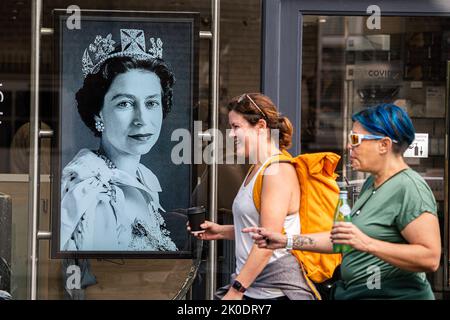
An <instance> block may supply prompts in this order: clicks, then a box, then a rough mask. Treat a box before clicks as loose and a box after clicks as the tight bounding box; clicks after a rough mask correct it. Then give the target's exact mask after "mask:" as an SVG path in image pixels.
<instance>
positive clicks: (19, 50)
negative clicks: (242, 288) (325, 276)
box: [0, 0, 450, 299]
mask: <svg viewBox="0 0 450 320" xmlns="http://www.w3.org/2000/svg"><path fill="white" fill-rule="evenodd" d="M74 2H75V3H74ZM371 2H373V1H352V0H349V1H341V2H336V1H322V0H320V1H301V0H263V1H260V0H246V1H238V0H222V1H217V0H216V1H209V0H190V1H165V0H161V1H144V0H133V1H130V0H127V1H124V0H117V1H106V0H95V1H81V0H78V1H65V0H48V1H47V0H42V1H36V2H35V1H30V0H28V1H18V0H6V1H2V2H1V3H0V12H1V13H2V14H1V17H2V18H1V20H0V21H1V22H0V25H1V27H0V41H1V43H2V46H1V49H0V92H1V95H0V201H1V203H0V258H1V261H0V290H5V291H8V292H10V293H11V294H12V296H13V298H14V299H174V298H176V299H183V298H186V299H210V298H211V297H212V291H213V290H214V288H216V287H219V286H221V285H223V284H226V283H227V282H228V280H229V277H230V274H231V273H233V271H234V247H233V243H231V242H228V241H223V242H217V243H214V244H207V243H204V244H199V243H193V242H192V241H191V240H192V239H189V238H187V235H184V233H183V232H181V233H180V232H179V230H183V231H184V222H183V223H180V222H179V220H177V219H176V218H174V220H173V221H178V222H177V225H176V228H174V229H173V230H178V231H172V234H173V233H174V232H179V234H180V237H181V238H183V237H186V238H183V239H184V240H180V241H184V242H183V243H185V244H188V246H186V247H185V248H184V249H186V248H188V249H186V250H184V249H183V250H181V249H180V250H179V252H184V253H186V252H191V253H192V256H189V255H182V254H180V255H178V253H177V252H172V253H171V254H170V255H167V256H163V255H153V256H151V255H142V256H139V255H137V256H130V255H127V254H126V253H125V254H122V255H120V254H116V255H114V254H105V252H102V254H99V255H96V254H94V255H91V256H89V254H88V255H85V256H83V255H67V256H64V252H62V253H63V255H61V250H55V247H58V248H59V249H61V248H62V247H60V246H58V245H57V243H56V242H55V241H59V240H60V239H59V238H55V232H54V230H58V227H59V226H57V227H56V228H55V221H59V220H58V219H60V216H61V213H60V212H56V211H59V210H60V208H57V210H55V205H54V203H55V198H58V199H59V197H60V195H59V194H58V193H59V191H58V189H60V188H61V186H60V184H55V183H56V182H55V167H54V165H55V163H60V162H55V159H60V158H62V159H64V158H67V159H69V160H70V158H71V157H73V156H74V154H73V152H72V149H74V148H73V147H71V146H69V145H68V144H67V143H64V141H75V142H77V141H85V140H83V139H85V138H84V137H85V136H86V133H84V131H83V130H85V129H83V130H82V129H80V128H81V127H82V125H80V126H78V124H76V125H73V123H75V122H76V121H78V122H77V123H81V122H80V121H79V120H76V121H75V120H73V121H72V120H71V119H73V118H71V117H72V115H73V117H78V115H77V114H78V113H77V112H74V111H73V110H75V109H74V108H76V107H75V106H72V104H73V101H74V96H75V93H76V90H75V89H73V88H72V87H74V85H72V83H77V84H81V83H82V82H83V78H82V72H81V71H84V70H88V71H89V64H88V63H85V62H86V61H87V60H85V59H84V56H83V50H84V48H89V44H90V43H91V42H92V43H94V42H93V41H94V38H93V37H92V39H91V38H90V34H91V35H94V36H96V35H101V36H102V37H104V38H105V39H108V38H107V35H108V33H111V34H112V36H111V37H112V39H113V40H114V41H115V42H116V43H119V42H121V44H122V45H124V43H125V42H124V41H125V40H123V39H128V38H126V37H127V35H125V36H124V37H125V38H120V36H119V35H118V32H119V29H125V31H126V30H136V29H140V28H142V29H143V30H144V29H145V28H147V29H145V30H152V28H151V27H145V26H144V25H145V23H147V22H146V21H144V20H143V19H144V18H145V19H147V18H148V17H154V16H155V12H160V13H159V14H161V12H164V13H163V17H165V18H166V17H169V16H170V15H171V16H177V15H178V17H180V13H182V14H187V16H189V14H192V17H194V18H193V20H192V21H194V23H193V25H194V27H193V28H192V30H193V32H195V34H194V33H191V35H190V36H189V35H187V36H186V39H187V40H186V41H191V40H192V41H191V42H189V43H190V44H189V45H186V46H184V45H182V44H181V41H178V40H177V41H174V42H176V43H177V44H178V47H176V46H172V49H173V48H175V49H173V52H172V53H171V52H170V50H171V49H170V48H171V47H170V46H171V42H170V40H167V41H165V39H178V38H174V37H182V34H181V32H178V31H173V34H169V33H167V35H166V38H164V37H163V36H161V38H162V42H163V44H162V47H163V48H164V52H163V53H162V54H163V55H166V56H165V57H171V58H170V61H169V62H170V63H171V65H172V66H174V68H175V71H176V72H175V77H176V78H177V82H176V85H177V86H178V87H175V89H174V92H175V93H176V94H175V98H174V101H175V104H174V105H173V109H175V113H172V118H170V116H169V118H167V119H169V121H171V120H170V119H174V118H176V119H178V120H179V121H185V120H186V121H187V124H186V126H185V127H186V128H187V129H188V130H189V128H190V129H191V131H192V127H193V125H192V123H193V122H194V121H201V123H202V128H201V129H200V130H201V131H205V130H207V129H208V128H213V127H218V128H219V129H220V130H222V131H224V130H225V129H226V128H227V126H228V119H227V111H226V109H225V108H224V105H225V103H226V101H227V100H228V99H230V98H232V97H234V96H236V95H239V94H241V93H243V92H257V91H262V92H264V93H265V94H267V95H268V96H270V97H271V98H272V99H273V100H274V101H275V103H276V104H277V105H278V106H279V107H280V109H281V111H282V112H283V113H284V114H286V115H287V116H288V117H289V118H290V119H292V120H293V123H294V126H295V137H294V145H293V147H292V149H291V151H292V153H294V154H298V153H300V152H302V153H308V152H317V151H322V150H327V151H333V152H336V153H338V154H340V155H342V157H343V160H342V162H341V164H340V167H339V169H338V171H339V173H340V174H341V175H342V176H344V175H345V176H346V177H347V178H348V180H349V183H350V184H351V185H350V187H349V189H350V192H351V194H352V197H353V199H354V198H355V197H357V195H358V192H359V189H360V187H361V182H362V181H363V180H364V178H365V176H364V175H361V174H357V173H355V172H352V171H351V170H350V168H349V166H347V165H346V164H347V162H348V160H347V157H346V152H345V145H346V143H347V141H346V139H347V133H348V131H349V128H350V126H351V120H350V116H351V114H352V113H353V112H355V111H358V110H361V109H362V108H364V107H365V106H367V105H373V104H377V103H381V102H395V103H396V104H398V105H400V106H402V107H404V108H406V109H407V111H408V113H409V115H410V116H411V117H412V119H413V122H414V125H415V128H416V131H417V133H419V134H421V135H419V136H418V137H417V140H416V142H415V144H413V145H412V146H411V149H410V150H408V154H407V158H406V159H407V162H408V164H409V165H410V166H411V167H412V168H414V169H415V170H417V171H418V172H420V173H421V175H422V176H423V177H424V178H425V180H426V181H427V182H428V184H429V185H430V187H431V189H432V190H433V192H434V194H435V197H436V200H437V202H438V210H439V212H438V213H439V221H440V227H441V235H442V241H443V243H442V247H443V250H442V260H441V266H440V268H439V270H438V271H437V272H435V273H433V274H429V279H430V281H431V283H432V285H433V289H434V291H435V293H436V297H437V298H443V297H444V296H445V295H446V292H447V290H448V289H449V273H448V268H449V266H448V259H449V250H450V248H449V236H448V231H449V228H448V227H449V219H448V211H449V210H448V192H449V191H448V169H449V168H448V130H449V119H448V92H449V85H448V73H449V70H450V69H449V68H450V65H449V64H448V61H450V32H449V31H448V30H450V4H449V3H447V1H444V0H442V1H404V2H403V1H401V2H395V4H393V3H392V2H391V1H382V0H379V1H377V3H376V6H375V7H374V6H372V5H375V3H371ZM36 3H39V4H42V7H39V6H36ZM74 6H75V7H74ZM56 9H60V11H59V12H61V10H62V11H64V12H65V13H66V19H67V17H71V15H73V14H74V13H76V12H77V11H76V10H77V9H80V10H81V11H79V12H80V13H81V20H80V21H81V33H80V34H82V33H84V35H83V36H73V35H74V34H76V33H70V32H72V31H71V30H72V29H70V28H69V29H67V30H66V31H65V32H66V33H65V37H66V38H60V37H61V34H62V32H60V31H61V30H62V29H61V25H58V24H56V21H57V19H56V17H57V16H58V11H55V10H56ZM74 10H75V11H74ZM90 10H99V11H94V12H92V11H90ZM39 12H40V15H39V14H38V13H39ZM84 13H86V15H84ZM164 14H167V15H166V16H164ZM89 15H90V16H92V15H94V16H96V17H97V20H95V21H103V20H105V19H106V20H107V19H111V17H114V19H115V20H113V24H111V26H112V27H111V28H110V27H109V26H108V27H105V28H103V27H102V28H103V29H102V28H98V27H97V26H95V25H93V26H90V27H89V28H91V29H89V28H88V27H86V25H89V23H90V22H89V21H91V20H89V19H86V18H85V17H86V16H89ZM156 15H158V14H156ZM187 16H183V19H185V18H186V17H187ZM38 17H40V18H38ZM99 17H100V18H101V19H100V18H99ZM158 17H159V18H160V17H161V16H158ZM189 17H190V16H189ZM83 19H84V20H83ZM67 21H68V20H64V23H66V22H67ZM108 21H109V20H108ZM143 21H144V22H143ZM158 21H159V20H158ZM183 21H184V22H186V21H187V20H183ZM72 22H73V21H72ZM84 23H86V24H84ZM150 23H155V22H154V21H150ZM83 24H84V25H83ZM58 26H59V27H58ZM73 27H74V29H75V30H74V32H77V25H76V21H75V22H73ZM83 28H85V29H83ZM108 28H109V29H108ZM114 28H115V29H114ZM171 28H172V29H171V30H177V29H176V27H171ZM114 30H116V31H117V32H116V31H114ZM78 31H79V29H78ZM115 32H116V33H115ZM133 32H134V31H133ZM146 32H147V31H146ZM136 35H137V34H136ZM70 37H72V38H70ZM83 37H85V38H83ZM137 37H138V36H136V39H137ZM145 37H146V38H145V39H146V40H145V41H146V42H145V43H146V44H147V46H149V45H150V44H151V43H152V42H148V41H150V35H147V33H146V35H145ZM155 37H159V36H158V35H155ZM170 37H172V38H170ZM61 39H62V40H61ZM64 39H66V41H67V42H64V41H63V40H64ZM67 39H70V41H68V40H67ZM109 39H110V40H111V38H109ZM119 39H121V40H119ZM189 39H190V40H189ZM60 40H61V41H60ZM147 40H148V41H147ZM84 42H86V43H84ZM63 43H68V45H66V46H65V47H63V46H62V45H60V44H63ZM78 43H79V45H77V44H78ZM72 45H73V46H72ZM113 45H114V44H113ZM187 46H189V48H192V50H191V51H189V50H187V51H186V54H183V57H186V55H187V54H190V53H192V59H191V60H189V61H193V62H192V66H191V69H190V72H191V73H189V70H187V69H186V70H185V69H183V68H182V66H183V65H184V64H186V63H185V62H183V60H182V58H180V57H179V56H181V55H180V54H178V55H177V53H179V52H181V50H185V49H186V47H187ZM148 48H149V47H148ZM148 48H147V49H148ZM154 48H158V45H156V47H154ZM166 48H168V49H167V50H166ZM122 49H123V48H122ZM80 50H81V51H80ZM123 50H125V49H123ZM136 50H137V49H136ZM216 50H217V51H216ZM80 52H81V53H80ZM183 52H184V51H183ZM91 53H92V54H91V56H90V57H91V58H92V59H93V60H94V59H96V58H94V57H95V52H94V51H91ZM170 54H172V56H170ZM72 55H73V57H71V56H72ZM167 55H168V56H167ZM63 57H64V59H63ZM72 58H73V59H72ZM70 59H72V60H70ZM168 59H169V58H168ZM64 61H69V62H68V63H67V64H64ZM71 61H72V62H71ZM77 61H78V62H77ZM77 63H79V66H78V65H77ZM94 63H95V61H94ZM61 66H63V68H61ZM83 67H87V69H83ZM62 69H64V70H69V72H68V73H62V71H61V70H62ZM183 72H186V75H185V74H183ZM55 79H56V80H55ZM61 79H62V80H61ZM60 80H61V81H66V82H58V81H60ZM55 81H57V82H55ZM189 81H191V82H189ZM61 83H65V85H61ZM71 86H72V87H71ZM187 87H189V88H191V89H192V90H191V91H186V94H185V96H189V97H191V96H192V97H191V98H192V99H191V98H189V99H190V100H189V99H188V98H186V99H188V103H184V102H183V100H180V99H181V98H180V97H181V94H180V93H178V92H182V90H183V88H187ZM183 92H184V91H183ZM177 93H178V96H177ZM189 94H190V95H191V96H190V95H189ZM64 99H66V100H64ZM177 99H178V100H177ZM61 101H66V102H65V103H64V105H61ZM183 105H184V106H187V108H188V109H186V110H185V111H186V112H187V113H186V114H182V113H177V112H178V111H179V110H181V109H182V108H183ZM63 108H66V109H63ZM67 108H69V109H67ZM70 108H72V109H73V110H72V111H70V112H72V113H70V114H72V115H70V114H69V113H68V111H67V110H71V109H70ZM177 108H178V109H177ZM184 108H185V107H184ZM55 110H57V111H56V112H57V113H58V117H57V118H56V120H55ZM183 110H184V109H183ZM61 119H63V120H64V123H63V124H62V125H61ZM37 121H39V123H40V129H41V137H40V138H38V137H37V136H35V135H33V128H34V127H35V126H36V123H38V122H37ZM163 126H164V124H163ZM87 131H89V130H87ZM51 132H53V135H52V134H50V133H51ZM30 135H31V139H30ZM64 137H65V138H64ZM161 137H162V138H163V139H166V142H164V143H161V142H160V141H161V138H160V141H159V142H158V143H157V144H156V145H155V148H156V149H155V150H156V151H154V150H152V152H154V153H153V156H154V157H156V159H157V160H158V161H159V160H161V158H158V157H162V156H161V155H164V154H165V153H166V154H169V155H170V146H173V145H174V144H175V143H174V142H169V141H170V132H168V131H167V132H165V131H164V130H163V131H162V133H161ZM55 139H56V140H57V141H58V142H59V144H55ZM64 139H66V140H64ZM67 139H69V140H67ZM86 139H87V138H86ZM89 139H90V138H89ZM30 140H31V142H30ZM206 140H207V139H205V143H204V147H206V145H207V141H206ZM38 141H39V143H38ZM86 141H87V140H86ZM89 141H90V143H91V144H90V145H89V147H90V148H92V149H95V148H97V144H98V142H97V141H96V140H89ZM75 142H73V143H74V144H75ZM167 146H169V147H167ZM71 152H72V153H71ZM36 159H39V164H36ZM64 161H65V162H64ZM62 162H63V163H64V164H66V163H67V162H68V160H67V161H66V160H63V161H62ZM60 164H61V163H60ZM149 167H150V168H152V169H153V172H154V173H156V175H157V176H158V177H159V182H160V184H161V189H162V191H163V192H162V193H161V197H160V199H161V205H162V206H163V207H164V208H169V211H171V210H173V211H174V212H175V211H176V209H177V208H180V207H187V206H188V205H204V206H205V207H206V208H208V209H209V210H208V211H212V210H214V211H215V212H216V214H214V215H212V216H210V218H213V219H215V220H217V221H218V222H219V223H231V222H232V215H231V205H232V201H233V198H234V195H235V193H236V192H237V190H238V188H239V186H240V184H241V182H242V179H243V177H244V175H245V173H246V169H247V167H246V166H243V165H235V164H233V165H231V164H218V165H216V166H212V165H208V164H206V163H194V164H190V165H189V166H185V167H183V168H185V169H186V171H183V170H181V169H180V170H181V171H177V170H178V169H179V167H173V168H171V167H168V166H161V168H160V169H158V168H157V169H155V168H154V167H152V166H151V165H149ZM36 169H38V171H36ZM164 170H166V171H167V172H166V171H164ZM37 172H38V173H39V176H37ZM163 172H166V173H164V176H168V177H170V178H168V179H165V178H162V173H163ZM158 173H160V174H161V176H160V175H159V174H158ZM36 177H40V178H39V179H36ZM177 177H183V178H180V180H176V178H177ZM174 179H175V180H174ZM57 180H59V179H57ZM176 187H178V188H179V189H177V188H176ZM55 188H56V189H55ZM187 190H189V192H188V193H190V194H189V195H188V196H187V198H190V200H186V201H187V202H183V194H184V193H186V192H187ZM62 192H63V193H64V190H62ZM164 193H165V195H164ZM175 193H176V196H174V194H175ZM33 199H34V200H33ZM33 213H35V215H33ZM209 214H210V213H209ZM181 220H182V218H181ZM183 221H185V220H183ZM168 224H169V223H168ZM52 231H53V232H52ZM58 244H59V243H58ZM177 246H178V245H177ZM181 247H183V245H182V246H181ZM63 258H64V259H63ZM66 258H68V259H66ZM84 258H86V259H84ZM68 266H69V267H70V266H75V269H73V268H72V269H71V268H68ZM74 270H78V271H79V272H81V274H80V276H79V277H78V278H77V273H76V272H78V271H74ZM74 276H75V277H74ZM94 278H95V279H94ZM194 278H195V279H194Z"/></svg>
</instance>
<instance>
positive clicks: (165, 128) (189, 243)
mask: <svg viewBox="0 0 450 320" xmlns="http://www.w3.org/2000/svg"><path fill="white" fill-rule="evenodd" d="M70 16H71V14H69V13H68V12H67V11H66V10H65V9H55V10H53V27H54V39H53V68H52V69H53V70H52V73H53V79H52V81H53V88H54V99H53V104H52V114H53V119H52V128H53V130H54V136H53V138H52V159H51V161H52V163H51V170H52V174H51V182H52V185H51V188H52V189H51V190H52V195H51V197H52V200H51V201H52V217H51V218H52V222H51V226H52V230H51V231H52V238H51V256H52V258H54V259H55V258H56V259H64V258H72V259H78V258H100V259H101V258H110V259H114V258H121V259H134V258H144V259H145V258H147V259H154V258H156V259H174V258H176V259H192V258H193V257H194V252H195V246H196V245H197V241H196V240H195V239H194V238H193V237H192V236H190V235H189V234H188V233H187V231H186V221H187V216H186V213H185V209H187V208H188V207H192V206H195V205H197V204H196V203H195V200H194V199H193V195H192V193H193V190H194V186H195V185H196V181H194V179H193V172H195V170H196V168H195V166H194V164H193V161H191V164H181V165H176V164H174V163H173V162H172V161H171V159H170V151H171V149H172V147H173V146H174V145H176V144H177V143H178V142H176V141H171V139H170V137H171V132H172V131H173V130H174V129H180V128H181V129H186V130H188V131H189V132H190V133H191V137H192V136H193V130H194V126H193V123H194V120H195V119H197V112H198V104H199V97H198V91H199V80H198V77H199V21H200V20H199V19H200V15H199V13H198V12H153V11H101V10H80V25H81V28H80V29H70V28H68V24H67V20H68V19H69V18H70ZM122 29H139V30H143V31H144V34H145V40H146V41H147V40H148V38H150V37H155V38H161V39H163V49H164V56H163V60H164V61H165V62H166V63H167V64H168V65H169V67H170V68H171V70H172V71H173V73H174V75H175V79H176V82H175V85H174V87H173V106H172V110H171V112H170V113H169V114H168V115H167V117H166V118H165V119H163V120H162V128H161V133H160V135H159V138H158V140H157V142H156V144H155V145H154V146H153V147H152V149H151V150H150V152H149V153H148V154H146V155H144V156H142V158H141V161H140V163H141V164H144V165H145V166H146V167H149V168H150V169H151V171H152V172H153V173H154V174H155V175H156V176H157V178H158V180H159V183H160V185H161V189H162V191H161V192H160V193H159V202H160V204H161V206H162V207H163V208H164V210H165V211H166V212H165V213H163V212H160V213H161V216H162V217H163V218H164V220H165V223H166V226H167V230H168V231H169V232H170V235H171V240H173V242H174V243H175V244H176V247H177V250H176V251H175V250H171V251H169V250H168V251H139V250H122V251H116V250H98V251H91V250H89V251H88V250H63V249H62V244H61V226H62V222H61V200H62V198H61V195H62V190H61V188H62V184H61V178H62V170H63V168H64V167H65V166H66V165H67V164H68V163H69V162H70V160H71V159H72V158H73V156H74V154H76V153H77V151H79V150H80V147H81V148H87V149H90V150H92V151H93V150H94V149H95V148H96V147H95V146H96V145H98V144H99V141H100V140H99V139H98V138H95V137H94V134H93V133H92V132H90V130H89V128H88V127H87V126H86V125H84V127H83V126H82V125H81V124H83V122H82V121H81V118H80V115H79V113H78V110H77V107H76V102H75V98H74V94H75V93H76V91H77V90H78V89H79V88H80V87H81V86H82V84H83V81H84V77H83V74H82V69H81V68H82V57H83V52H84V51H85V49H86V48H87V47H88V46H89V44H90V43H91V42H92V41H94V38H95V36H97V35H102V36H103V37H106V36H107V35H108V34H112V38H113V39H115V40H116V39H119V40H118V41H119V44H118V45H120V41H121V40H120V38H119V36H118V33H117V30H120V32H122ZM109 30H112V32H111V31H109ZM114 31H115V32H114ZM171 40H172V41H171ZM116 41H117V40H116ZM122 48H123V47H122ZM122 50H123V49H122ZM74 102H75V103H74ZM83 130H84V131H83ZM89 135H91V136H92V139H91V138H89ZM192 145H193V140H191V146H192ZM191 154H192V158H193V152H191ZM165 173H168V174H166V175H165ZM174 182H176V183H174ZM165 193H166V194H165ZM174 193H175V194H177V196H176V197H174V196H173V194H174ZM169 222H170V223H169Z"/></svg>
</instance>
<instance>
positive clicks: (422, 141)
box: [403, 133, 428, 158]
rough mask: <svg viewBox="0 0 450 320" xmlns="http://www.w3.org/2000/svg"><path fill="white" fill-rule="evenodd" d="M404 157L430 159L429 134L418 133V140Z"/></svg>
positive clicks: (415, 140)
mask: <svg viewBox="0 0 450 320" xmlns="http://www.w3.org/2000/svg"><path fill="white" fill-rule="evenodd" d="M403 156H404V157H405V158H428V133H416V138H415V139H414V141H413V143H411V145H410V146H409V147H408V149H407V150H406V151H405V153H404V154H403Z"/></svg>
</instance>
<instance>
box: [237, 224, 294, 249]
mask: <svg viewBox="0 0 450 320" xmlns="http://www.w3.org/2000/svg"><path fill="white" fill-rule="evenodd" d="M242 232H244V233H253V235H252V238H253V240H255V244H256V245H257V246H258V247H259V248H264V249H280V248H285V247H286V242H287V239H286V236H285V235H283V234H281V233H278V232H272V231H269V230H266V229H265V228H260V227H251V228H244V229H242Z"/></svg>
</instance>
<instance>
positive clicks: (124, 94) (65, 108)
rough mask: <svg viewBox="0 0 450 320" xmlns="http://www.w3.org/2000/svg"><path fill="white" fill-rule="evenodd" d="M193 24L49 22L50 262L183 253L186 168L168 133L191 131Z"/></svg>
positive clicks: (189, 20)
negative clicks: (54, 102) (55, 174)
mask: <svg viewBox="0 0 450 320" xmlns="http://www.w3.org/2000/svg"><path fill="white" fill-rule="evenodd" d="M194 17H195V15H191V16H189V15H184V16H182V17H181V18H180V17H177V18H174V17H167V16H164V14H162V15H161V14H158V15H157V16H152V15H151V14H147V15H146V14H142V13H141V14H139V15H126V16H124V15H120V14H118V13H115V14H113V15H101V14H100V13H95V14H86V15H83V12H82V14H81V18H82V19H81V26H80V29H78V30H77V29H69V28H67V26H66V23H65V21H66V20H67V15H64V14H62V15H59V16H58V18H57V20H58V23H57V24H58V26H57V28H58V31H59V32H58V33H57V37H58V43H59V57H58V58H59V63H58V64H59V72H58V75H59V81H58V83H59V101H58V104H59V117H58V118H59V119H58V120H59V125H58V126H57V127H58V128H59V134H58V137H59V140H58V148H59V149H60V151H61V153H60V158H59V166H57V167H59V171H60V172H59V174H60V175H59V178H60V181H61V185H60V189H59V190H58V191H59V192H60V194H59V200H60V207H59V209H60V210H59V215H58V219H57V221H58V225H57V226H56V228H57V234H58V235H59V236H58V243H59V248H57V249H58V252H59V254H61V253H70V252H75V253H77V255H80V253H88V254H90V255H91V256H92V255H95V254H99V255H101V254H105V253H106V254H125V255H126V254H127V253H128V254H130V253H133V254H136V253H146V254H148V255H150V256H156V255H160V254H163V255H164V254H167V253H172V254H179V253H183V252H187V251H188V246H189V243H188V240H189V238H188V235H187V234H186V231H185V224H186V217H185V216H184V215H183V214H182V213H180V210H178V209H180V208H187V207H189V206H190V205H191V199H190V196H191V184H192V182H191V168H190V165H175V164H174V163H173V162H172V161H171V149H172V147H173V146H174V144H175V142H172V141H171V133H172V131H173V130H175V129H179V128H185V129H188V130H191V123H192V110H193V107H194V106H195V103H196V101H195V100H196V97H195V93H194V92H195V90H197V89H196V88H195V86H196V69H197V65H196V57H195V55H196V48H195V46H196V41H197V40H196V35H195V25H194V21H195V18H194ZM197 33H198V32H197Z"/></svg>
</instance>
